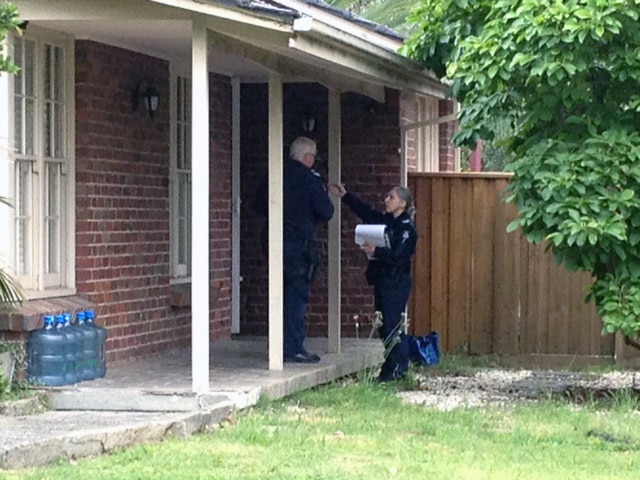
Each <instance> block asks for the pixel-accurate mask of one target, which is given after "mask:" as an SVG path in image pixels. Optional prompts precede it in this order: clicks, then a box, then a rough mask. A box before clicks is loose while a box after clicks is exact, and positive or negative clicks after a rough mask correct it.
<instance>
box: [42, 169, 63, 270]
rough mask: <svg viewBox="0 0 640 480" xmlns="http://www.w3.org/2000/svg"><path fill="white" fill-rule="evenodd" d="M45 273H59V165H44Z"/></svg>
mask: <svg viewBox="0 0 640 480" xmlns="http://www.w3.org/2000/svg"><path fill="white" fill-rule="evenodd" d="M46 189H47V191H46V205H45V210H46V215H45V241H46V252H45V273H59V272H60V212H61V208H60V206H61V198H60V193H61V192H60V190H61V189H60V164H58V163H51V162H47V165H46Z"/></svg>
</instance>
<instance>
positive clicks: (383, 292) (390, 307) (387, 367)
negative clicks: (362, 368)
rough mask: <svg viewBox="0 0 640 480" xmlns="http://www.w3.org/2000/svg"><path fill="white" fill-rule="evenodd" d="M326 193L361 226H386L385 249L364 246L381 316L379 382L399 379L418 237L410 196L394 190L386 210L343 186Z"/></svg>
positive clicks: (404, 189) (331, 187) (405, 353)
mask: <svg viewBox="0 0 640 480" xmlns="http://www.w3.org/2000/svg"><path fill="white" fill-rule="evenodd" d="M328 188H329V192H330V193H331V194H333V195H336V196H338V197H340V198H342V201H343V202H344V203H345V204H346V205H347V206H348V207H349V208H350V209H351V210H352V211H353V212H354V213H355V214H356V215H357V216H358V217H360V219H361V220H362V221H363V222H364V223H368V224H383V225H386V227H387V228H386V233H387V236H388V240H389V243H388V247H375V246H373V245H368V244H364V245H362V247H361V248H362V250H364V251H365V252H366V253H367V254H368V256H369V259H370V260H369V265H368V267H367V273H366V276H367V282H368V283H369V285H373V287H374V298H375V309H376V311H378V312H381V314H382V326H381V327H380V337H381V338H382V341H383V344H384V346H385V361H384V363H383V364H382V369H381V370H380V376H379V377H378V380H379V381H381V382H387V381H391V380H395V379H397V378H399V377H402V376H403V375H404V374H405V373H406V372H407V370H408V368H409V352H408V345H407V341H406V338H405V332H404V325H403V312H404V310H405V308H406V305H407V301H408V300H409V293H410V291H411V257H412V256H413V253H414V251H415V247H416V241H417V239H418V235H417V233H416V229H415V226H414V224H413V219H412V215H413V210H414V208H413V197H412V195H411V191H410V190H409V189H408V188H407V187H402V186H397V187H393V188H392V189H391V190H390V191H389V193H388V194H387V196H386V197H385V199H384V207H385V211H384V212H381V211H379V210H376V209H374V208H372V207H371V206H370V205H368V204H367V203H365V202H363V201H362V200H360V199H359V198H358V197H357V196H355V195H353V194H351V193H349V192H347V191H346V189H345V188H344V185H338V184H329V185H328Z"/></svg>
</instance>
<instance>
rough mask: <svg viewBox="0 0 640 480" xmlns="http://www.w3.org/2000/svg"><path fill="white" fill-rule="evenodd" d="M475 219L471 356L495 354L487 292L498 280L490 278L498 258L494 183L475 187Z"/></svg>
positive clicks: (490, 300) (490, 292) (483, 182)
mask: <svg viewBox="0 0 640 480" xmlns="http://www.w3.org/2000/svg"><path fill="white" fill-rule="evenodd" d="M472 189H473V196H472V198H473V199H472V205H473V216H472V227H471V236H472V241H471V248H472V250H473V255H472V259H471V288H470V294H471V295H470V302H471V322H470V326H469V328H470V333H469V353H472V354H489V353H492V351H493V318H494V315H493V303H494V298H493V292H494V289H490V290H488V289H487V282H489V281H493V280H494V279H493V278H492V277H491V276H490V275H489V274H490V272H491V270H492V269H491V266H492V264H493V256H494V248H495V247H494V240H495V238H494V235H493V228H494V223H495V211H496V210H495V204H496V200H497V199H496V196H495V192H494V189H493V182H490V181H487V180H479V181H474V182H473V184H472Z"/></svg>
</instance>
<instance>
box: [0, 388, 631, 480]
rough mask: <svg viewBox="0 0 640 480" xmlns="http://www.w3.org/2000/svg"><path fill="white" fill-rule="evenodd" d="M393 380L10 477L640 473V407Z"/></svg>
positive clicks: (259, 409) (262, 408)
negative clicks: (493, 398) (502, 400)
mask: <svg viewBox="0 0 640 480" xmlns="http://www.w3.org/2000/svg"><path fill="white" fill-rule="evenodd" d="M394 388H395V387H394V386H378V385H372V384H370V383H368V382H361V383H352V384H336V385H331V386H326V387H321V388H317V389H314V390H311V391H307V392H304V393H302V394H299V395H296V396H293V397H290V398H288V399H285V400H281V401H277V402H261V403H260V404H259V405H258V406H256V407H255V408H251V409H247V410H245V411H243V412H240V413H239V414H238V417H237V419H236V421H235V422H233V423H229V424H225V425H223V426H222V427H221V428H220V429H218V430H216V431H214V432H211V433H207V434H200V435H197V436H194V437H191V438H189V439H186V440H180V439H173V440H168V441H165V442H162V443H160V444H154V445H144V446H138V447H135V448H130V449H126V450H123V451H120V452H118V453H116V454H113V455H110V456H106V457H101V458H95V459H86V460H80V461H77V462H74V463H73V464H70V463H67V462H64V463H59V464H57V465H54V466H51V467H49V468H39V469H34V470H24V471H16V472H4V473H0V478H3V479H4V478H6V479H21V480H22V479H25V480H26V479H51V480H57V479H59V480H70V479H91V480H97V479H123V480H124V479H126V480H132V479H171V480H174V479H179V480H188V479H225V480H228V479H256V480H257V479H261V480H262V479H278V480H304V479H309V480H311V479H317V480H320V479H322V480H330V479H331V480H338V479H345V480H346V479H407V480H409V479H411V480H416V479H433V480H437V479H446V480H457V479H473V480H480V479H491V480H497V479H562V480H566V479H580V480H588V479H609V478H610V479H616V480H624V479H634V480H635V479H638V478H640V414H639V411H638V403H637V400H636V399H635V398H634V397H632V396H630V395H621V396H620V397H619V398H616V399H614V401H612V402H609V403H608V404H607V405H606V406H603V405H597V404H595V403H589V404H585V405H581V406H576V405H572V404H570V403H567V402H565V401H557V400H551V399H547V400H543V401H540V402H536V403H522V404H518V405H517V406H512V407H501V408H499V407H484V408H469V409H456V410H453V411H448V412H441V411H438V410H436V409H431V408H425V407H421V406H408V405H403V404H401V402H400V401H399V399H398V398H397V397H396V396H395V395H394V391H395V390H394Z"/></svg>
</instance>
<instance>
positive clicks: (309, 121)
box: [302, 113, 316, 133]
mask: <svg viewBox="0 0 640 480" xmlns="http://www.w3.org/2000/svg"><path fill="white" fill-rule="evenodd" d="M315 128H316V119H315V117H314V116H313V115H312V114H310V113H305V114H303V115H302V131H303V132H305V133H309V132H313V130H314V129H315Z"/></svg>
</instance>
